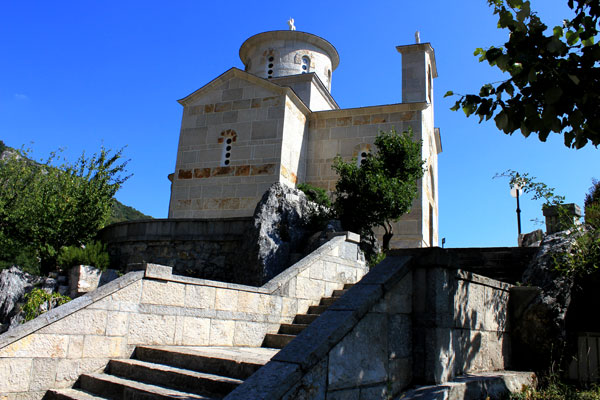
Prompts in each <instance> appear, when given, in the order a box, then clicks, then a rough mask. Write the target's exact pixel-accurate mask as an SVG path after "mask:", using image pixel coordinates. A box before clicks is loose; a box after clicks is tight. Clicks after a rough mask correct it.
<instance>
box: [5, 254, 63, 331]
mask: <svg viewBox="0 0 600 400" xmlns="http://www.w3.org/2000/svg"><path fill="white" fill-rule="evenodd" d="M35 287H40V288H42V289H44V290H46V291H48V292H52V291H54V290H56V289H57V287H58V282H57V281H56V279H53V278H43V277H39V276H35V275H31V274H28V273H27V272H24V271H21V269H19V268H18V267H16V266H12V267H10V268H7V269H4V270H2V272H0V333H3V332H5V331H7V330H8V329H10V328H12V327H14V326H16V325H18V324H19V323H21V321H22V320H23V316H22V315H21V313H20V311H21V307H20V304H21V303H22V302H23V298H24V296H25V294H27V293H29V292H30V291H31V290H32V289H34V288H35Z"/></svg>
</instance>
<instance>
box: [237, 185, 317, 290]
mask: <svg viewBox="0 0 600 400" xmlns="http://www.w3.org/2000/svg"><path fill="white" fill-rule="evenodd" d="M310 216H311V203H310V202H309V201H308V199H307V198H306V196H305V195H304V193H303V192H302V191H301V190H298V189H294V188H291V187H288V186H285V185H282V184H281V183H279V182H277V183H274V184H273V185H271V187H270V188H269V190H267V191H266V192H265V194H264V195H263V196H262V198H261V200H260V202H259V203H258V204H257V206H256V209H255V210H254V216H253V219H254V221H253V226H252V228H251V231H250V232H248V233H247V237H248V240H247V241H246V242H247V252H246V254H248V253H249V254H250V257H249V259H248V260H247V262H246V264H247V267H248V268H247V269H246V270H247V272H248V273H249V275H248V276H247V279H248V280H250V281H252V282H249V283H252V284H256V285H262V284H263V283H265V282H267V281H268V280H269V279H271V278H272V277H274V276H275V275H277V274H279V273H280V272H281V271H283V270H285V269H286V268H287V267H288V266H289V265H290V256H291V255H292V254H295V253H296V254H297V253H300V252H302V249H303V247H304V243H305V240H306V239H307V236H308V233H309V231H308V230H307V225H308V223H309V218H310Z"/></svg>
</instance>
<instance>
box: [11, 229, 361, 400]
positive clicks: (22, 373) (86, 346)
mask: <svg viewBox="0 0 600 400" xmlns="http://www.w3.org/2000/svg"><path fill="white" fill-rule="evenodd" d="M358 239H359V238H358V236H357V235H355V234H352V233H347V234H344V235H343V236H337V237H333V238H332V239H331V240H330V241H329V242H327V243H325V244H324V245H322V246H321V247H319V248H318V249H317V250H315V251H314V252H313V253H311V254H310V255H309V256H307V257H305V258H304V259H302V260H301V261H299V262H298V263H296V264H294V265H293V266H292V267H290V268H288V269H287V270H286V271H284V272H283V273H282V274H280V275H278V276H277V277H275V278H274V279H272V280H271V281H269V282H268V283H267V284H265V285H263V286H262V287H252V286H245V285H238V284H231V283H223V282H218V281H210V280H202V279H195V278H189V277H183V276H177V275H172V269H171V268H170V267H165V266H161V265H156V264H143V265H140V268H141V269H142V270H140V271H133V272H129V273H127V274H125V275H124V276H122V277H120V278H118V279H117V280H115V281H112V282H110V283H108V284H107V285H105V286H102V287H100V288H98V289H97V290H95V291H94V292H91V293H89V294H87V295H84V296H81V297H79V298H77V299H75V300H73V301H71V302H69V303H67V304H65V305H63V306H60V307H57V308H56V309H54V310H51V311H49V312H48V313H46V314H43V315H41V316H39V317H38V318H36V319H34V320H32V321H29V322H27V323H25V324H24V325H22V326H20V327H18V328H15V329H13V330H11V331H9V332H6V333H5V334H3V335H0V377H2V379H0V399H1V400H16V399H19V400H21V399H41V398H42V397H43V395H44V393H45V392H46V390H48V389H50V388H63V387H69V386H70V385H72V384H73V383H74V382H75V380H76V379H77V378H78V376H79V375H80V374H83V373H88V372H93V371H97V370H100V369H102V368H103V367H104V366H105V365H106V364H107V362H108V360H109V359H114V358H129V357H130V356H131V354H132V352H133V350H134V348H135V347H136V346H137V345H194V346H205V345H206V346H250V347H258V346H260V345H261V343H262V340H263V338H264V336H265V334H266V333H275V332H276V331H277V329H278V328H279V325H280V324H281V323H289V322H291V321H292V319H293V317H294V316H295V315H296V314H297V313H303V312H306V311H307V309H308V307H309V306H310V305H314V304H316V303H317V302H318V301H319V300H320V299H321V297H325V296H330V295H331V294H332V292H333V290H336V289H340V288H342V287H343V285H344V284H345V283H355V282H357V281H358V280H360V278H362V276H363V275H365V274H366V272H367V267H366V265H365V262H364V260H363V258H362V253H360V251H359V249H358Z"/></svg>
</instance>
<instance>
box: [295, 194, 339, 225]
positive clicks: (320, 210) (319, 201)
mask: <svg viewBox="0 0 600 400" xmlns="http://www.w3.org/2000/svg"><path fill="white" fill-rule="evenodd" d="M298 189H299V190H302V192H304V194H305V195H306V197H307V198H308V200H309V201H311V202H313V203H314V204H315V205H316V207H311V208H312V209H311V215H310V218H309V221H308V226H307V227H308V229H310V230H312V231H320V230H322V229H324V228H325V225H326V224H327V221H329V220H330V219H332V218H334V216H333V215H332V211H331V200H330V199H329V196H328V195H327V192H326V191H325V190H324V189H321V188H320V187H316V186H313V185H311V184H310V183H301V184H299V185H298Z"/></svg>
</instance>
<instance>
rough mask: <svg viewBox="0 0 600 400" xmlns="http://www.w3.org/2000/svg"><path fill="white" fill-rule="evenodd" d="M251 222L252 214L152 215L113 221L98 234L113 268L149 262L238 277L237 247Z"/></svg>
mask: <svg viewBox="0 0 600 400" xmlns="http://www.w3.org/2000/svg"><path fill="white" fill-rule="evenodd" d="M251 226H252V218H229V219H202V220H200V219H153V220H143V221H131V222H120V223H116V224H112V225H109V226H107V227H106V228H104V229H102V230H101V231H100V233H99V238H100V240H102V242H104V243H106V244H107V247H108V253H109V255H110V259H111V266H112V268H115V269H120V270H122V271H124V270H125V268H126V267H127V265H129V264H131V263H143V262H149V263H154V264H160V265H166V266H169V267H172V268H173V272H174V273H175V274H178V275H186V276H192V277H196V278H202V279H211V280H218V281H222V282H237V283H240V281H239V271H237V268H238V267H239V261H240V259H241V257H240V254H239V249H240V248H241V245H242V241H243V234H244V232H246V231H247V230H248V229H249V228H250V227H251Z"/></svg>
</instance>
